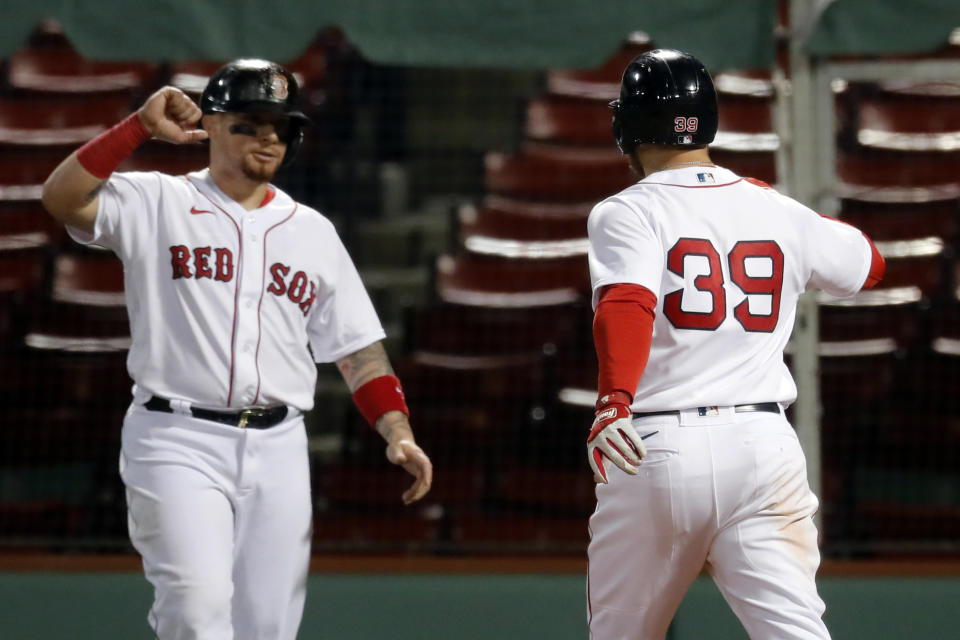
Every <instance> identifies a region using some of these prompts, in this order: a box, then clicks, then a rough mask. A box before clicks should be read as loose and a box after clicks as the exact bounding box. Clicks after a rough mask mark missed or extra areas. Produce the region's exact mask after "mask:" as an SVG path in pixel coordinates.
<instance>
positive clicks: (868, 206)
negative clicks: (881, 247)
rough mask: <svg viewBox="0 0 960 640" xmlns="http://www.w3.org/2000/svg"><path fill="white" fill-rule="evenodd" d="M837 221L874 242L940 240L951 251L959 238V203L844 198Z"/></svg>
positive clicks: (947, 200) (953, 200)
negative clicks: (933, 238)
mask: <svg viewBox="0 0 960 640" xmlns="http://www.w3.org/2000/svg"><path fill="white" fill-rule="evenodd" d="M958 186H960V185H958ZM837 217H838V218H839V219H841V220H843V221H844V222H847V223H849V224H852V225H853V226H855V227H856V228H858V229H860V230H861V231H863V232H864V233H866V234H867V235H868V236H870V238H871V239H872V240H880V241H884V240H906V239H914V238H917V237H921V236H926V237H935V238H940V239H942V240H943V241H944V243H945V245H946V246H947V247H950V246H952V245H953V244H954V242H955V241H956V238H957V231H958V223H960V200H957V199H955V198H946V199H937V200H930V201H927V202H874V201H870V200H864V199H860V198H844V199H842V200H841V201H840V211H839V212H838V214H837Z"/></svg>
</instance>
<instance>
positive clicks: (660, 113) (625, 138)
mask: <svg viewBox="0 0 960 640" xmlns="http://www.w3.org/2000/svg"><path fill="white" fill-rule="evenodd" d="M610 106H611V107H613V137H614V139H616V141H617V147H619V148H620V151H621V152H622V153H632V152H633V149H634V147H636V146H637V145H638V144H664V145H678V146H688V145H689V146H701V145H705V144H709V143H711V142H713V138H714V137H715V136H716V135H717V92H716V89H714V88H713V80H711V79H710V74H709V73H707V70H706V69H705V68H704V66H703V64H701V62H700V61H699V60H697V59H696V58H694V57H693V56H692V55H690V54H688V53H684V52H682V51H675V50H673V49H655V50H653V51H648V52H646V53H644V54H643V55H641V56H638V57H637V58H635V59H634V60H633V61H632V62H631V63H630V64H628V65H627V68H626V70H625V71H624V72H623V81H622V82H621V84H620V99H619V100H614V101H613V102H611V103H610Z"/></svg>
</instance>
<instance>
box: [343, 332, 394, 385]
mask: <svg viewBox="0 0 960 640" xmlns="http://www.w3.org/2000/svg"><path fill="white" fill-rule="evenodd" d="M337 368H338V369H339V370H340V374H341V375H342V376H343V379H344V380H346V381H347V386H349V387H350V390H351V391H356V389H357V388H359V387H360V386H361V385H362V384H363V383H365V382H367V381H369V380H373V379H374V378H377V377H379V376H388V375H393V367H391V366H390V360H389V359H388V358H387V352H386V351H385V350H384V348H383V345H382V344H381V343H379V342H374V343H373V344H371V345H370V346H367V347H364V348H363V349H360V350H359V351H356V352H354V353H351V354H350V355H348V356H345V357H343V358H341V359H340V360H337Z"/></svg>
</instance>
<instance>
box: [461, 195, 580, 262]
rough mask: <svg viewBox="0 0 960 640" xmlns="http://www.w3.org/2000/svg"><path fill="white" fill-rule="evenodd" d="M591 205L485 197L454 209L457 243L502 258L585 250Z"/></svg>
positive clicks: (570, 252) (575, 252)
mask: <svg viewBox="0 0 960 640" xmlns="http://www.w3.org/2000/svg"><path fill="white" fill-rule="evenodd" d="M593 205H594V203H592V202H584V203H573V204H570V203H543V202H535V201H529V200H516V199H512V198H503V197H498V196H487V197H486V198H485V199H484V200H483V202H482V203H481V204H479V205H473V204H464V205H461V206H460V208H459V209H458V211H457V222H458V229H459V235H460V239H461V243H462V244H463V246H464V248H465V249H467V250H468V251H472V252H475V253H492V254H496V255H503V256H505V257H524V256H532V255H537V254H542V255H554V256H557V257H560V256H563V255H576V254H582V253H586V251H587V248H588V242H587V216H588V215H589V214H590V210H591V209H592V208H593ZM471 238H472V239H473V240H471ZM511 241H512V242H511Z"/></svg>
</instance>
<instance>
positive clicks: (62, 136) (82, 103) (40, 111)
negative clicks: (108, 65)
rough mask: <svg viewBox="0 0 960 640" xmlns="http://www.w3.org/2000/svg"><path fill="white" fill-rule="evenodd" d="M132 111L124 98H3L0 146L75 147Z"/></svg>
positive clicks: (111, 95) (126, 98) (73, 96)
mask: <svg viewBox="0 0 960 640" xmlns="http://www.w3.org/2000/svg"><path fill="white" fill-rule="evenodd" d="M132 111H133V107H132V105H131V103H130V98H129V96H126V95H113V94H107V95H93V96H90V95H83V94H78V95H64V96H46V95H41V96H17V97H4V98H2V99H0V145H4V146H5V145H17V146H18V147H21V146H31V147H32V146H45V145H54V146H67V147H77V146H80V145H81V144H82V143H84V142H86V141H87V140H90V139H91V138H93V137H94V136H96V135H98V134H99V133H102V132H103V131H106V130H107V129H108V128H110V127H111V126H113V125H114V124H116V123H117V122H119V121H120V120H122V119H123V118H125V117H126V116H128V115H130V113H131V112H132ZM2 151H4V152H6V149H3V150H2ZM64 156H66V154H64Z"/></svg>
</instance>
